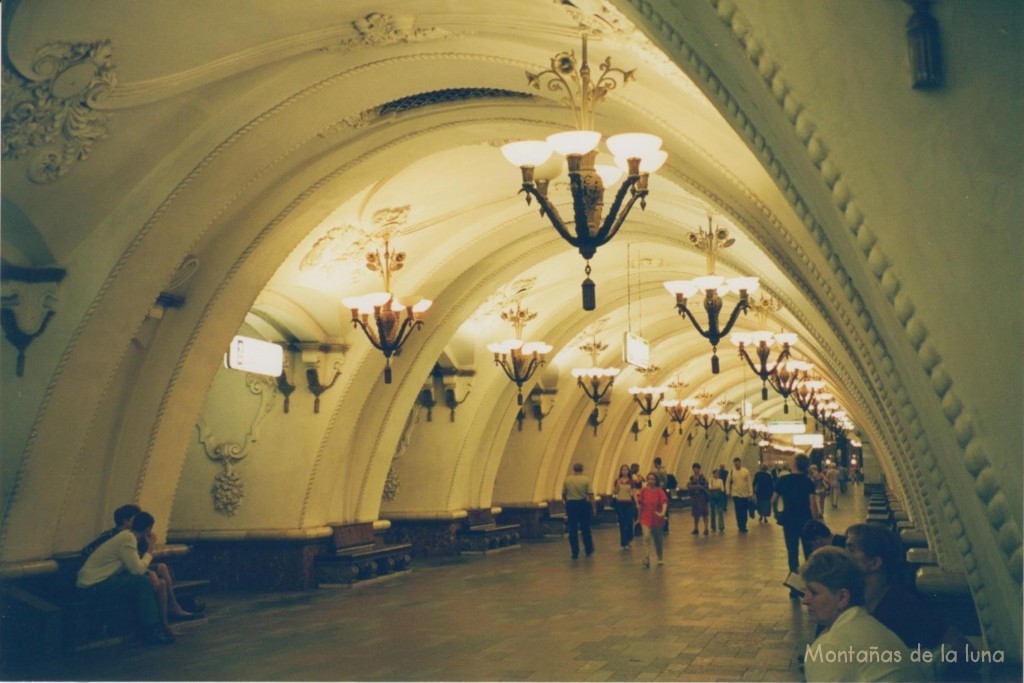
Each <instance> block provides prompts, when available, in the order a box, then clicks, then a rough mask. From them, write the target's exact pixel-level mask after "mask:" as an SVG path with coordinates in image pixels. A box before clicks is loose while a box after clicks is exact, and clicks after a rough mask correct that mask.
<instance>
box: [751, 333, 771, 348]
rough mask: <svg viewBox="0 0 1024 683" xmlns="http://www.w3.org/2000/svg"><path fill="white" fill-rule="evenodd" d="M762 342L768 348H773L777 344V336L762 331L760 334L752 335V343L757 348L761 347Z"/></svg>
mask: <svg viewBox="0 0 1024 683" xmlns="http://www.w3.org/2000/svg"><path fill="white" fill-rule="evenodd" d="M761 342H764V343H765V345H766V346H769V347H770V346H772V345H773V344H775V335H774V334H772V333H771V332H765V331H764V330H761V331H759V332H751V333H750V343H751V344H753V345H755V346H760V345H761Z"/></svg>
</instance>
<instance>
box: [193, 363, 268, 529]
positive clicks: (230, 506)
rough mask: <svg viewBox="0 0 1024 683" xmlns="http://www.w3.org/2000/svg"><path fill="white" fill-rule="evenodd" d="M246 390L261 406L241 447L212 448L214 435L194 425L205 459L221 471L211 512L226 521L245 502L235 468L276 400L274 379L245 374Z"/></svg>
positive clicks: (222, 445)
mask: <svg viewBox="0 0 1024 683" xmlns="http://www.w3.org/2000/svg"><path fill="white" fill-rule="evenodd" d="M245 386H246V388H247V389H248V390H249V391H250V392H251V393H253V394H256V395H257V396H259V397H260V406H259V408H258V410H257V411H256V414H255V415H254V416H253V419H252V421H251V422H250V423H249V429H248V431H247V432H246V434H245V436H244V437H243V438H242V441H241V443H239V442H237V441H224V442H221V443H216V444H215V443H214V441H215V438H216V437H215V435H214V433H213V431H212V430H211V429H209V428H208V427H207V426H206V424H205V423H204V422H203V421H202V420H200V421H199V422H198V423H196V431H197V432H198V433H199V443H200V445H201V446H202V447H203V451H204V452H205V453H206V457H208V458H209V459H210V460H213V461H214V462H218V463H220V464H221V466H222V467H223V469H222V470H221V471H220V472H218V473H217V476H215V477H214V478H213V487H212V488H211V489H210V494H211V496H212V497H213V509H214V510H215V511H217V512H219V513H220V514H222V515H226V516H228V517H232V516H234V514H235V513H236V512H238V508H239V507H240V506H241V504H242V499H243V498H245V482H243V481H242V478H241V477H240V476H239V475H238V473H237V472H235V465H236V464H237V463H238V462H240V461H241V460H243V459H244V458H245V457H246V456H247V455H249V450H250V448H251V446H252V444H253V443H255V442H256V439H257V438H258V436H259V429H260V425H261V424H262V422H263V420H264V419H266V417H267V415H269V414H270V412H271V410H272V409H273V407H274V402H275V401H274V399H275V398H276V396H277V378H276V377H265V376H262V375H253V374H247V375H246V376H245Z"/></svg>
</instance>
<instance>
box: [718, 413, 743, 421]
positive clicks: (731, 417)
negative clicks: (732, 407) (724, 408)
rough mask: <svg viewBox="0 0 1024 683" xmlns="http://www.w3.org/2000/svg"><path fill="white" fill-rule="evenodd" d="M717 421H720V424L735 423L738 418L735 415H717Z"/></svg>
mask: <svg viewBox="0 0 1024 683" xmlns="http://www.w3.org/2000/svg"><path fill="white" fill-rule="evenodd" d="M715 419H716V420H718V421H719V422H733V421H734V420H736V419H738V418H737V417H736V415H735V414H733V413H716V414H715Z"/></svg>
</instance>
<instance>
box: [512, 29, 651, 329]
mask: <svg viewBox="0 0 1024 683" xmlns="http://www.w3.org/2000/svg"><path fill="white" fill-rule="evenodd" d="M598 68H599V69H600V73H599V74H598V76H597V79H596V81H592V80H591V77H590V65H589V64H588V63H587V36H586V34H584V35H583V53H582V61H581V62H579V63H578V62H577V61H576V53H575V52H560V53H559V54H557V55H555V56H554V57H553V58H552V59H551V68H550V69H546V70H544V71H541V72H539V73H536V74H534V73H530V72H527V73H526V79H527V83H528V84H529V85H530V86H532V87H533V88H536V89H537V90H540V89H541V83H542V82H544V83H545V85H544V87H545V88H546V89H547V90H549V91H553V92H561V93H562V94H564V98H563V100H562V101H563V102H564V103H566V104H568V105H569V106H570V107H571V108H572V111H573V119H574V124H575V128H576V129H575V130H572V131H567V132H563V133H555V134H553V135H549V136H548V137H547V140H546V141H540V140H525V141H522V142H512V143H509V144H507V145H505V146H504V147H502V148H501V151H502V154H504V155H505V158H506V159H508V160H509V162H511V163H512V164H514V165H515V166H518V167H519V168H520V170H521V171H522V174H523V186H522V190H520V192H522V193H525V194H526V203H527V204H529V203H530V202H531V199H536V200H537V204H538V205H539V206H540V213H541V216H546V217H547V218H548V220H549V221H550V222H551V225H552V227H554V228H555V230H556V231H557V232H558V234H559V235H560V236H561V237H562V239H564V240H565V241H566V242H568V243H569V244H571V245H572V246H574V247H576V249H578V250H579V252H580V255H581V256H583V258H584V259H586V261H587V265H586V268H585V273H586V275H587V278H586V279H585V280H584V281H583V310H585V311H592V310H594V308H595V307H596V305H597V299H596V294H595V285H594V281H593V280H591V279H590V273H591V270H590V259H591V258H593V256H594V254H595V253H596V252H597V248H598V247H600V246H603V245H604V244H607V243H608V241H609V240H611V239H612V238H613V237H614V236H615V234H616V233H617V232H618V231H619V229H620V228H621V227H622V223H623V222H624V221H625V220H626V216H627V215H628V214H629V212H630V210H631V209H632V208H633V205H634V204H635V203H636V202H638V201H639V202H640V208H641V209H643V208H645V207H646V197H647V192H648V190H647V183H648V177H649V175H650V174H651V173H654V172H655V171H657V170H658V169H659V168H661V166H662V165H663V164H664V163H665V160H666V159H667V158H668V154H667V153H666V152H663V151H661V138H659V137H657V136H655V135H650V134H647V133H625V134H622V135H614V136H612V137H610V138H608V140H607V141H606V144H607V146H608V150H609V151H610V152H611V153H612V155H613V156H614V157H615V162H616V165H617V166H618V168H616V166H600V165H596V164H595V161H596V157H597V145H598V143H599V142H600V141H601V133H599V132H597V131H595V130H594V108H595V107H596V106H597V105H598V104H599V103H600V102H602V101H603V100H604V99H605V97H606V96H607V95H608V93H609V92H610V91H612V90H614V89H615V88H617V87H618V86H619V85H620V82H621V85H623V86H625V85H626V84H627V83H629V81H631V80H633V78H634V73H635V71H636V70H635V69H633V70H630V71H623V70H622V69H618V68H615V67H612V64H611V58H610V57H609V58H607V59H605V60H604V61H603V62H602V63H601V64H600V65H599V67H598ZM553 152H557V153H558V154H562V155H564V156H565V160H566V163H567V165H568V168H569V188H570V191H571V193H572V206H573V222H572V224H571V225H569V224H567V223H566V222H565V220H564V219H563V218H562V216H561V214H560V213H559V211H558V209H557V208H556V207H555V205H554V204H553V203H551V201H550V200H549V199H548V181H547V180H539V179H535V178H534V171H535V169H536V168H537V166H540V165H541V164H543V163H544V162H545V161H547V160H548V158H549V157H550V156H551V154H552V153H553ZM620 169H621V170H620ZM621 171H625V172H626V179H625V180H624V181H623V182H622V185H620V186H619V189H618V191H617V192H616V193H615V198H614V199H613V201H612V204H611V209H610V210H609V212H608V215H607V216H602V214H603V211H604V190H605V187H606V185H611V184H612V183H614V182H615V181H616V180H618V178H619V176H620V175H621Z"/></svg>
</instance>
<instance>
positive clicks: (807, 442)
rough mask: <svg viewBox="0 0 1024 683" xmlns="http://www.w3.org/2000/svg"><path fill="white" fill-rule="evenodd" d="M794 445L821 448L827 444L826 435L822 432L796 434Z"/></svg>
mask: <svg viewBox="0 0 1024 683" xmlns="http://www.w3.org/2000/svg"><path fill="white" fill-rule="evenodd" d="M793 445H794V446H811V447H813V448H821V447H822V446H824V445H825V437H824V436H822V435H821V434H794V435H793Z"/></svg>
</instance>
